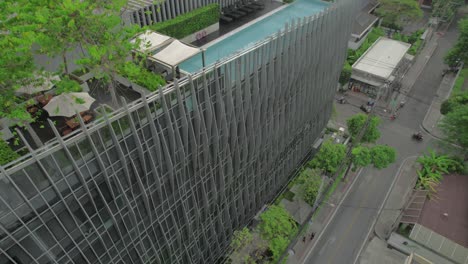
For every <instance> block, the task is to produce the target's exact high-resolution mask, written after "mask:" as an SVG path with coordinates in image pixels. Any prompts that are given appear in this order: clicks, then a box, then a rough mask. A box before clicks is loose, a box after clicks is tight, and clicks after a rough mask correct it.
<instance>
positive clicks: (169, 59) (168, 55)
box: [151, 40, 202, 67]
mask: <svg viewBox="0 0 468 264" xmlns="http://www.w3.org/2000/svg"><path fill="white" fill-rule="evenodd" d="M200 52H202V51H201V50H200V49H199V48H195V47H192V46H189V45H186V44H184V43H182V42H180V41H178V40H174V41H173V42H172V43H171V44H170V45H169V46H167V47H165V48H164V49H163V50H161V51H160V52H158V53H156V54H155V55H153V56H151V58H152V59H154V60H155V61H158V62H161V63H163V64H165V65H168V66H170V67H175V66H177V65H179V64H180V63H181V62H183V61H185V60H188V59H190V58H191V57H193V56H195V55H197V54H198V53H200Z"/></svg>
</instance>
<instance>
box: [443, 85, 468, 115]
mask: <svg viewBox="0 0 468 264" xmlns="http://www.w3.org/2000/svg"><path fill="white" fill-rule="evenodd" d="M467 104H468V91H464V92H461V93H459V94H454V95H453V96H451V97H450V98H449V99H447V100H445V101H444V102H443V103H442V105H441V106H440V113H441V114H443V115H446V114H448V113H450V112H452V111H453V110H455V109H456V108H457V107H460V106H463V105H467Z"/></svg>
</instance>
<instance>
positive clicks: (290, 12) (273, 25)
mask: <svg viewBox="0 0 468 264" xmlns="http://www.w3.org/2000/svg"><path fill="white" fill-rule="evenodd" d="M327 5H328V4H327V3H325V2H321V1H320V0H295V1H294V2H293V3H292V4H289V6H287V7H286V8H283V9H282V10H280V11H278V12H276V13H274V14H272V15H270V16H268V17H266V18H264V19H262V20H260V21H258V22H256V23H255V24H253V25H250V26H249V27H247V28H245V29H243V30H241V31H239V32H237V33H235V34H234V35H232V36H229V37H227V38H225V39H223V40H221V41H220V42H218V43H216V44H214V45H212V46H210V47H208V49H207V50H206V52H205V58H206V65H207V66H208V65H211V64H213V63H215V62H216V61H218V60H220V59H222V58H225V57H227V56H229V55H231V54H233V53H235V52H236V51H239V50H242V49H245V48H248V47H249V46H251V45H253V44H255V43H256V42H258V41H260V40H263V39H265V38H266V37H268V36H270V35H272V34H274V33H277V32H278V31H279V30H280V29H283V28H284V25H285V23H286V22H290V21H292V20H293V19H297V18H303V17H308V16H311V15H313V14H315V13H318V12H320V11H322V10H323V9H324V8H325V7H326V6H327ZM180 68H181V69H182V70H184V71H186V72H190V73H193V72H196V71H197V70H199V69H201V68H202V62H201V55H199V56H195V57H193V58H191V59H189V60H187V61H185V62H184V63H182V64H181V65H180Z"/></svg>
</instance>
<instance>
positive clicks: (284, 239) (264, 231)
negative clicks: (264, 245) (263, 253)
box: [258, 205, 297, 262]
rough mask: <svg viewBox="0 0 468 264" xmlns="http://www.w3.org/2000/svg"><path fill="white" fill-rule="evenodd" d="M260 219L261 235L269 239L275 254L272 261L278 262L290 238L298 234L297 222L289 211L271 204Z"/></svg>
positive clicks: (269, 245)
mask: <svg viewBox="0 0 468 264" xmlns="http://www.w3.org/2000/svg"><path fill="white" fill-rule="evenodd" d="M260 219H261V220H262V221H261V222H260V224H259V226H258V228H259V230H260V235H261V236H262V238H263V239H265V240H268V249H269V250H270V251H271V253H272V255H273V259H272V262H276V261H278V258H279V257H280V256H281V254H282V253H283V252H284V250H285V249H286V248H287V247H288V244H289V241H290V240H289V238H290V237H291V236H293V235H295V234H296V232H297V224H296V222H294V220H293V219H292V217H291V215H290V214H289V213H288V211H286V210H285V209H284V208H283V207H281V206H277V205H272V206H270V207H269V208H268V209H267V210H266V211H265V212H263V213H262V214H261V215H260Z"/></svg>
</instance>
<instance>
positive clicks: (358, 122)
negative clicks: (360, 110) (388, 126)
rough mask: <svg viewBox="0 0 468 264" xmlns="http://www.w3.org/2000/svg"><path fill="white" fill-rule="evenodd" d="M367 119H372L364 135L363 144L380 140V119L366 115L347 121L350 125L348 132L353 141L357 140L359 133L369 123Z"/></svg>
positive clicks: (353, 117) (356, 116) (355, 116)
mask: <svg viewBox="0 0 468 264" xmlns="http://www.w3.org/2000/svg"><path fill="white" fill-rule="evenodd" d="M367 118H370V121H369V125H368V126H367V129H366V130H365V131H364V134H363V135H362V138H361V141H362V142H369V143H373V142H375V141H377V139H379V138H380V131H379V129H378V126H379V124H380V118H378V117H376V116H371V117H370V116H367V115H365V114H357V115H354V116H352V117H351V118H349V119H348V120H346V123H347V125H348V131H349V133H350V134H351V137H352V139H353V140H356V139H357V136H358V135H359V132H360V131H361V130H362V128H363V127H364V124H365V123H366V121H367Z"/></svg>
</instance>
